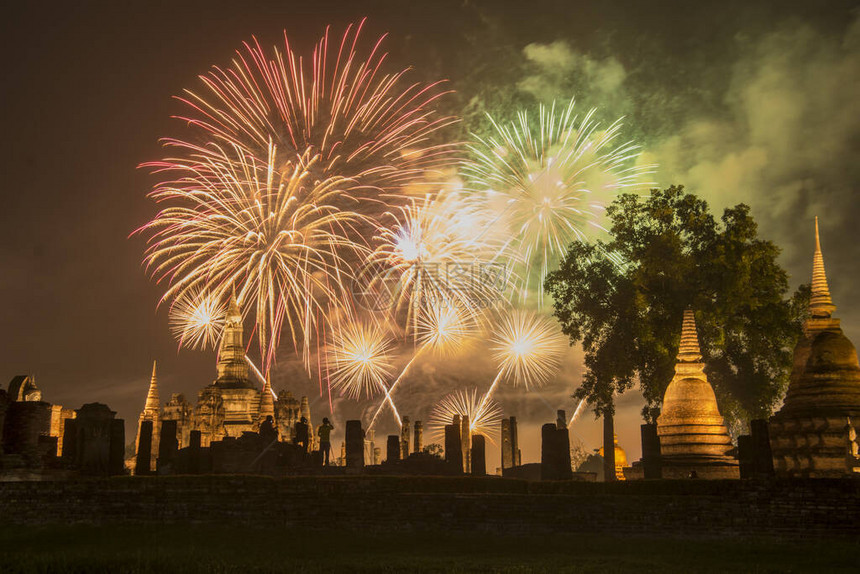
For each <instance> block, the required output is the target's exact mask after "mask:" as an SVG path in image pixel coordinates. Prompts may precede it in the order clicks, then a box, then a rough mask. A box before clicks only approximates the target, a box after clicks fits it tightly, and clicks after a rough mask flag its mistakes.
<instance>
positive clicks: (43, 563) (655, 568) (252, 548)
mask: <svg viewBox="0 0 860 574" xmlns="http://www.w3.org/2000/svg"><path fill="white" fill-rule="evenodd" d="M315 526H317V527H319V525H315ZM858 552H860V542H852V541H845V540H843V541H837V540H833V541H826V542H821V541H803V542H800V541H792V542H780V541H774V540H765V539H719V540H703V539H654V538H647V537H635V538H613V537H608V536H594V535H571V534H566V535H548V536H521V537H515V536H497V535H491V534H483V533H478V532H471V533H467V534H452V533H436V534H428V533H411V532H403V531H395V532H391V533H390V534H378V533H374V534H370V533H362V532H345V531H343V530H338V529H337V528H336V527H335V526H334V525H333V527H332V528H331V529H328V530H310V529H308V530H299V531H296V530H276V529H266V530H262V529H253V528H247V527H241V528H240V527H230V526H227V525H225V526H220V527H213V526H208V525H207V526H194V525H189V526H180V525H170V526H142V527H135V526H80V525H77V526H51V527H12V526H4V527H0V572H3V573H14V572H44V573H48V572H63V573H78V572H81V573H84V572H85V573H91V572H111V573H113V572H128V573H163V572H183V573H184V572H189V573H190V572H194V573H197V572H200V573H203V572H206V573H222V572H223V573H227V572H236V573H240V572H241V573H256V572H261V573H262V572H637V573H648V572H661V573H664V572H735V573H737V572H846V573H847V572H856V571H857V563H858V558H857V557H858Z"/></svg>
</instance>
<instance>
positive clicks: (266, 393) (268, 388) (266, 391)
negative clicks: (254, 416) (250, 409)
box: [260, 377, 275, 421]
mask: <svg viewBox="0 0 860 574" xmlns="http://www.w3.org/2000/svg"><path fill="white" fill-rule="evenodd" d="M267 416H271V417H274V416H275V401H274V398H273V397H272V384H271V383H270V382H269V379H268V377H267V378H266V382H265V383H263V390H262V391H261V392H260V420H261V421H264V420H266V417H267Z"/></svg>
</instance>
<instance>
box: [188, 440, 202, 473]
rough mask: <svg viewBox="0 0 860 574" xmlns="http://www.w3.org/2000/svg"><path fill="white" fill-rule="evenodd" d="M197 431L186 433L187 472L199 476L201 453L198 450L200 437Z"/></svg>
mask: <svg viewBox="0 0 860 574" xmlns="http://www.w3.org/2000/svg"><path fill="white" fill-rule="evenodd" d="M200 434H201V433H200V431H199V430H193V431H191V432H190V433H188V472H190V473H191V474H200V472H201V470H202V469H201V461H200V457H201V455H202V452H201V450H200V444H201V436H200Z"/></svg>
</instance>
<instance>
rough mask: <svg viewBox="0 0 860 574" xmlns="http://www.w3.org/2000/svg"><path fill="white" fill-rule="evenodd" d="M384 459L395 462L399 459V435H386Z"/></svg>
mask: <svg viewBox="0 0 860 574" xmlns="http://www.w3.org/2000/svg"><path fill="white" fill-rule="evenodd" d="M386 446H387V447H388V448H387V452H386V460H387V461H388V462H397V461H399V460H400V437H399V436H397V435H396V434H390V435H388V444H387V445H386Z"/></svg>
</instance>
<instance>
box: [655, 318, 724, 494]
mask: <svg viewBox="0 0 860 574" xmlns="http://www.w3.org/2000/svg"><path fill="white" fill-rule="evenodd" d="M701 361H702V354H701V352H700V350H699V338H698V335H697V334H696V321H695V318H694V316H693V311H692V310H691V309H687V310H686V311H684V322H683V326H682V329H681V345H680V348H679V349H678V360H677V363H676V365H675V376H674V377H673V378H672V381H671V382H670V383H669V386H668V387H667V388H666V393H665V394H664V395H663V408H662V414H661V415H660V416H659V417H658V418H657V435H658V436H659V437H660V460H661V466H662V469H663V471H662V472H663V478H688V477H690V476H696V477H698V478H739V477H740V473H739V469H738V462H737V460H736V459H735V458H734V457H733V456H731V455H729V451H731V450H732V448H733V445H732V441H731V438H730V437H729V433H728V431H727V430H726V426H725V424H724V421H723V417H722V416H721V415H720V410H719V408H718V406H717V397H716V395H715V394H714V389H713V388H712V387H711V383H710V382H708V378H707V376H706V375H705V371H704V368H705V364H704V363H703V362H701Z"/></svg>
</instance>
